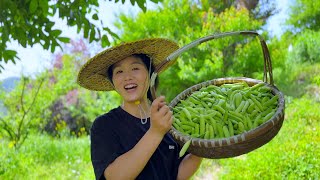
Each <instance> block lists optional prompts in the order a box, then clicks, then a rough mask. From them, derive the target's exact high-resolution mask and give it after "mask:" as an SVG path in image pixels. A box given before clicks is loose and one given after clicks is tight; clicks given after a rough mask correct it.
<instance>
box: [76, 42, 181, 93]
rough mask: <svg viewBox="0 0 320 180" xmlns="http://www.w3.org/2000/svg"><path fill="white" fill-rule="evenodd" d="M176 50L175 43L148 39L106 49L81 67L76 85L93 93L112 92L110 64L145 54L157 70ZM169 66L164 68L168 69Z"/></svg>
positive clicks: (176, 45)
mask: <svg viewBox="0 0 320 180" xmlns="http://www.w3.org/2000/svg"><path fill="white" fill-rule="evenodd" d="M178 48H179V46H178V44H177V43H175V42H173V41H170V40H168V39H162V38H150V39H143V40H138V41H134V42H128V43H123V44H120V45H118V46H115V47H112V48H110V49H106V50H104V51H102V52H101V53H99V54H97V55H96V56H94V57H93V58H91V59H89V61H88V62H87V63H86V64H84V65H83V66H82V68H81V70H80V71H79V74H78V79H77V81H78V84H80V85H81V86H82V87H84V88H86V89H89V90H94V91H110V90H113V86H112V83H111V82H110V81H109V79H108V75H107V70H108V68H109V67H110V66H111V65H112V64H114V63H116V62H118V61H121V60H123V59H124V58H126V57H128V56H130V55H132V54H146V55H148V56H149V57H150V58H151V60H152V63H153V65H154V67H155V68H157V66H158V65H160V64H161V63H163V61H164V60H165V59H166V58H167V56H169V55H170V54H171V53H172V52H174V51H175V50H177V49H178ZM172 63H173V62H172ZM172 63H170V64H172ZM170 64H169V65H170ZM169 65H166V66H167V67H168V66H169ZM164 69H165V68H163V70H164Z"/></svg>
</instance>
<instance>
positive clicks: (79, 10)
mask: <svg viewBox="0 0 320 180" xmlns="http://www.w3.org/2000/svg"><path fill="white" fill-rule="evenodd" d="M118 1H119V0H115V2H116V3H117V2H118ZM151 1H152V2H156V3H157V2H158V1H159V0H151ZM121 2H122V3H124V2H125V0H121ZM130 2H131V4H132V5H134V4H135V3H137V4H138V6H139V7H140V8H141V9H142V10H143V11H146V0H130ZM99 6H100V4H99V1H98V0H74V1H71V0H57V1H49V0H41V1H40V0H1V1H0V62H1V61H4V62H5V63H7V62H8V61H12V62H13V63H15V60H16V59H17V58H18V56H17V52H16V51H15V50H10V49H7V43H9V42H11V41H13V40H16V41H17V42H18V43H19V44H20V45H22V46H23V47H24V48H26V47H27V46H31V47H32V46H33V45H35V44H40V45H41V46H42V47H43V48H44V49H46V50H50V51H51V52H52V53H53V52H54V51H55V49H56V48H57V47H60V48H62V47H61V44H62V43H67V42H69V40H70V39H69V38H68V37H63V36H62V35H61V34H62V30H61V29H58V28H55V27H54V25H55V20H54V18H53V17H54V16H55V17H58V18H59V19H62V20H66V22H67V25H68V26H71V27H76V28H77V33H80V32H81V31H82V32H83V35H84V37H85V38H88V39H89V41H90V42H93V41H99V42H101V44H102V46H104V47H105V46H107V45H109V44H110V40H109V37H110V36H111V37H112V38H118V36H117V34H116V33H114V32H112V31H111V30H110V29H109V28H108V27H107V26H104V25H103V24H102V21H101V18H100V17H99V16H98V13H99V12H98V11H99V10H98V7H99ZM1 68H3V67H2V66H0V72H1Z"/></svg>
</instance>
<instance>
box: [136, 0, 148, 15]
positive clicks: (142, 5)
mask: <svg viewBox="0 0 320 180" xmlns="http://www.w3.org/2000/svg"><path fill="white" fill-rule="evenodd" d="M137 3H138V6H139V7H140V9H142V11H143V12H146V11H147V7H146V6H145V5H146V1H145V0H137Z"/></svg>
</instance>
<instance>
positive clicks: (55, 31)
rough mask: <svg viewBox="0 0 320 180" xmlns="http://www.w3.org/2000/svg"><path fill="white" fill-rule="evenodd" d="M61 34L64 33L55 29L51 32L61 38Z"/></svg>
mask: <svg viewBox="0 0 320 180" xmlns="http://www.w3.org/2000/svg"><path fill="white" fill-rule="evenodd" d="M61 33H62V31H61V30H59V29H55V30H52V31H51V32H50V34H52V35H53V36H59V35H60V34H61Z"/></svg>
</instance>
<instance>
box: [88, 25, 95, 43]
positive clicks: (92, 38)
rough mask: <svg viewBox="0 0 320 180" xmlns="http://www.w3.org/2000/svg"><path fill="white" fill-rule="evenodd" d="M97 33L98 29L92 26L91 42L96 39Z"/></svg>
mask: <svg viewBox="0 0 320 180" xmlns="http://www.w3.org/2000/svg"><path fill="white" fill-rule="evenodd" d="M95 35H96V31H95V29H94V28H92V29H91V32H90V39H89V42H90V43H91V42H92V41H94V40H95Z"/></svg>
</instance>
